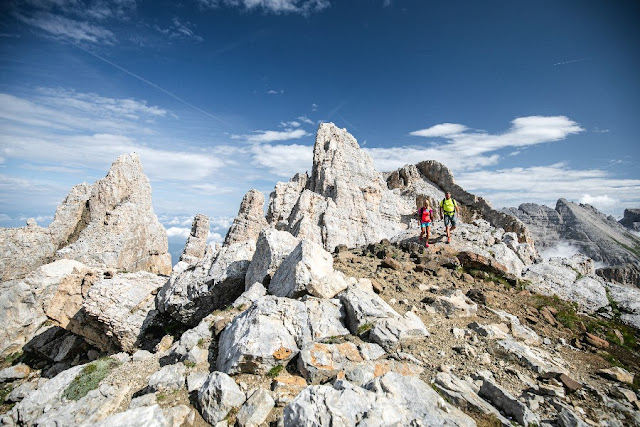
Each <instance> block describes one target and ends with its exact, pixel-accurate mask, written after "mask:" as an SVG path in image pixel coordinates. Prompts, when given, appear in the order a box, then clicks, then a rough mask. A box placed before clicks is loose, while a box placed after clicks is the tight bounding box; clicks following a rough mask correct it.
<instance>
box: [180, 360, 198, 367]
mask: <svg viewBox="0 0 640 427" xmlns="http://www.w3.org/2000/svg"><path fill="white" fill-rule="evenodd" d="M182 363H183V364H184V366H186V367H187V368H193V367H195V366H196V362H192V361H191V360H185V361H184V362H182Z"/></svg>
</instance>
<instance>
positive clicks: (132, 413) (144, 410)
mask: <svg viewBox="0 0 640 427" xmlns="http://www.w3.org/2000/svg"><path fill="white" fill-rule="evenodd" d="M92 425H93V426H95V427H130V426H134V425H139V426H148V427H166V426H170V425H171V424H170V423H169V420H167V418H166V417H165V415H164V413H163V412H162V409H161V408H160V406H158V405H151V406H141V407H139V408H134V409H129V410H127V411H124V412H120V413H118V414H115V415H112V416H110V417H108V418H105V419H104V420H102V421H100V422H98V423H95V424H92Z"/></svg>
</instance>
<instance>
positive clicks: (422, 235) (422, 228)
mask: <svg viewBox="0 0 640 427" xmlns="http://www.w3.org/2000/svg"><path fill="white" fill-rule="evenodd" d="M424 229H425V226H424V223H422V222H421V223H420V240H422V239H423V238H424Z"/></svg>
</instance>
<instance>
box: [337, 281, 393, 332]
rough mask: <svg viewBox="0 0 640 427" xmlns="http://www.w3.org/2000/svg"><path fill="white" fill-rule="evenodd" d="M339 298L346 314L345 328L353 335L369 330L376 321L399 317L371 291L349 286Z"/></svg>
mask: <svg viewBox="0 0 640 427" xmlns="http://www.w3.org/2000/svg"><path fill="white" fill-rule="evenodd" d="M339 297H340V301H342V304H343V305H344V308H345V310H346V313H347V327H348V328H349V330H350V331H351V333H352V334H354V335H358V334H359V333H361V332H363V330H364V329H367V330H368V329H370V328H371V327H373V325H374V324H375V323H376V322H377V321H378V320H381V319H386V318H389V317H399V316H400V315H399V314H398V313H397V312H396V311H395V310H394V309H393V308H391V306H390V305H389V304H387V303H386V302H385V301H384V300H383V299H382V298H380V297H379V296H378V295H376V294H375V293H373V291H366V290H364V289H362V288H361V287H359V286H355V285H351V286H349V287H348V288H347V289H346V290H345V291H344V292H342V293H341V294H340V295H339Z"/></svg>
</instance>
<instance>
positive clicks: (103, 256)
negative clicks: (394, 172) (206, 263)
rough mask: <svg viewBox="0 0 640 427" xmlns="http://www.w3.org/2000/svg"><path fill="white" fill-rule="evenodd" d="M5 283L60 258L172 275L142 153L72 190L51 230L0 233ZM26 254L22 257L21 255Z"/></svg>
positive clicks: (31, 227)
mask: <svg viewBox="0 0 640 427" xmlns="http://www.w3.org/2000/svg"><path fill="white" fill-rule="evenodd" d="M0 247H1V248H2V253H0V271H2V278H1V280H3V281H4V280H9V279H19V278H22V277H24V276H26V275H27V274H28V273H29V272H30V271H32V270H34V269H35V268H37V267H39V266H40V265H43V264H47V263H49V262H51V261H53V260H57V259H73V260H76V261H79V262H82V263H83V264H87V265H90V266H93V265H97V266H105V267H109V268H117V269H122V270H126V271H148V272H151V273H155V274H169V273H170V272H171V255H170V254H169V253H168V243H167V233H166V231H165V230H164V227H162V225H161V224H160V222H159V221H158V218H157V217H156V215H155V214H154V212H153V208H152V206H151V185H150V184H149V179H148V178H147V177H146V175H145V174H144V172H143V170H142V165H141V164H140V159H139V157H138V155H137V154H135V153H133V154H123V155H121V156H120V157H118V159H117V160H116V161H115V162H114V163H113V164H112V165H111V169H110V170H109V173H108V174H107V176H106V177H104V178H102V179H100V180H98V181H96V183H95V184H93V185H87V184H80V185H77V186H75V187H73V188H72V189H71V192H70V193H69V195H68V196H67V197H66V199H65V200H64V202H63V203H62V205H60V206H59V207H58V209H57V210H56V214H55V217H54V219H53V222H52V223H51V224H50V225H49V227H47V228H42V227H38V226H37V225H35V224H34V223H30V225H28V226H27V227H23V228H17V229H0ZM18 254H20V256H17V255H18Z"/></svg>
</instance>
